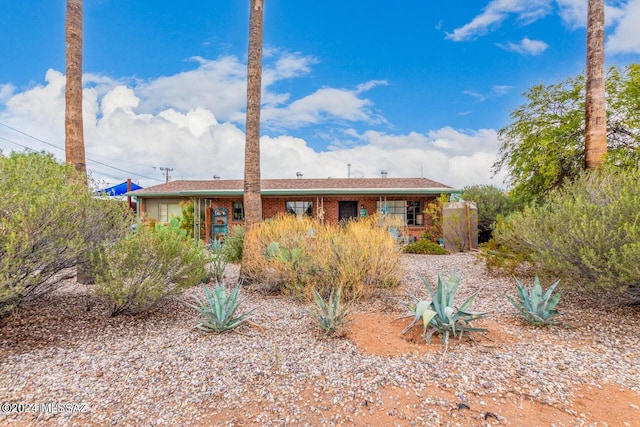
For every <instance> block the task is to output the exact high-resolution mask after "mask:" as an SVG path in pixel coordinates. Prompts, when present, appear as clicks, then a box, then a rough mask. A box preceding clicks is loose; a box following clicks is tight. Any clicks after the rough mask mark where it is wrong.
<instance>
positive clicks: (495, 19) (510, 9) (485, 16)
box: [446, 0, 551, 42]
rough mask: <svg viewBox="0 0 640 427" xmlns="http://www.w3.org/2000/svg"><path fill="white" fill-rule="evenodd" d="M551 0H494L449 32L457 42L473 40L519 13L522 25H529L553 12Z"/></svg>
mask: <svg viewBox="0 0 640 427" xmlns="http://www.w3.org/2000/svg"><path fill="white" fill-rule="evenodd" d="M550 3H551V0H493V1H491V2H489V4H488V5H487V6H486V7H485V8H484V9H483V11H482V13H480V14H479V15H477V16H476V17H475V18H473V19H472V20H471V22H469V23H467V24H465V25H463V26H462V27H459V28H456V29H455V30H453V32H452V33H447V35H446V38H447V39H449V40H453V41H456V42H459V41H466V40H473V39H475V38H477V37H480V36H483V35H485V34H486V33H487V32H489V30H491V29H493V28H496V27H499V26H500V24H502V21H504V20H505V19H507V18H508V17H509V16H510V15H512V14H515V15H517V19H518V21H519V22H520V24H521V25H528V24H530V23H532V22H535V21H537V20H538V19H540V18H542V17H544V16H546V15H548V14H549V13H550V12H551V4H550Z"/></svg>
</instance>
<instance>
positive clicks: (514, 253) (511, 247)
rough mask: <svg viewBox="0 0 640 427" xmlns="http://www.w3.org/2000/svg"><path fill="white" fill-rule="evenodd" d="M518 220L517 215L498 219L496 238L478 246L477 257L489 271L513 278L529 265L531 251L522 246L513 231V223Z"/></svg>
mask: <svg viewBox="0 0 640 427" xmlns="http://www.w3.org/2000/svg"><path fill="white" fill-rule="evenodd" d="M518 218H519V215H518V214H512V215H509V216H507V217H504V218H503V217H498V220H497V222H496V227H495V229H496V230H497V231H496V233H497V235H498V236H497V237H495V238H491V239H489V241H488V242H485V243H482V244H480V245H479V246H480V251H479V252H478V256H479V258H480V259H482V260H484V263H485V266H486V267H487V269H488V270H489V271H492V272H493V271H500V272H502V273H505V274H508V275H511V276H513V275H515V274H516V272H518V271H521V270H522V269H525V268H526V266H528V265H529V264H531V250H530V249H528V248H527V247H525V246H524V245H523V243H522V241H521V240H520V239H519V238H518V237H517V235H516V233H515V232H514V230H513V227H514V226H515V223H514V222H513V221H518Z"/></svg>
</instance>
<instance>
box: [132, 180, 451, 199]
mask: <svg viewBox="0 0 640 427" xmlns="http://www.w3.org/2000/svg"><path fill="white" fill-rule="evenodd" d="M243 188H244V181H243V180H241V179H235V180H222V179H215V180H210V181H171V182H167V183H165V184H160V185H156V186H153V187H147V188H144V189H142V190H137V191H132V192H131V193H128V195H132V196H139V197H150V196H156V197H170V196H196V195H201V196H205V195H241V194H242V193H243ZM456 191H459V190H456V189H454V188H452V187H449V186H447V185H444V184H441V183H439V182H436V181H432V180H430V179H427V178H295V179H263V180H261V192H262V194H263V195H284V194H291V195H293V194H299V195H300V194H319V195H320V194H363V193H364V194H393V193H396V194H408V193H412V194H418V193H423V194H440V193H452V192H456Z"/></svg>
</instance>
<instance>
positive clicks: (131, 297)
mask: <svg viewBox="0 0 640 427" xmlns="http://www.w3.org/2000/svg"><path fill="white" fill-rule="evenodd" d="M207 261H208V258H207V255H206V253H205V249H204V247H203V246H202V243H200V242H196V241H194V240H193V239H192V238H189V237H187V236H184V235H183V234H182V233H179V232H177V231H176V230H175V229H172V228H170V227H159V228H158V229H156V230H154V231H151V230H149V229H147V228H144V227H143V228H141V229H140V230H138V232H137V233H135V234H131V235H129V236H127V237H125V238H124V239H121V240H119V241H118V242H116V243H115V244H113V245H110V246H106V247H105V248H104V249H103V250H102V251H101V252H100V253H98V254H97V255H96V256H95V257H94V258H93V260H92V267H93V272H94V275H95V278H96V279H95V283H96V287H95V293H96V294H97V295H102V296H106V297H107V298H108V299H109V300H110V301H111V303H112V304H113V308H112V312H111V315H112V316H115V315H117V314H120V313H126V314H137V313H140V312H142V311H145V310H148V309H149V308H151V307H152V306H153V305H154V304H156V303H157V302H158V301H159V300H160V299H161V298H163V297H165V296H168V295H174V294H179V293H181V292H182V291H183V290H184V289H185V288H188V287H191V286H194V285H197V284H198V283H200V282H201V281H202V280H203V278H204V277H205V275H206V273H205V266H206V264H207Z"/></svg>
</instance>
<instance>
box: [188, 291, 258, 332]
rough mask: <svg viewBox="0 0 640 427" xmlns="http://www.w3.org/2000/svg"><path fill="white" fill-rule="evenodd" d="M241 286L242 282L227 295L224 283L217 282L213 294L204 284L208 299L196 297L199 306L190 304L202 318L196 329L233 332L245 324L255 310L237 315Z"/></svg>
mask: <svg viewBox="0 0 640 427" xmlns="http://www.w3.org/2000/svg"><path fill="white" fill-rule="evenodd" d="M241 284H242V282H238V284H237V285H236V287H235V288H233V289H232V290H231V292H229V295H227V290H226V288H225V286H224V283H223V284H219V283H218V282H216V285H215V287H214V288H213V292H211V290H210V289H209V288H208V287H207V285H205V284H203V285H202V287H203V288H204V294H205V296H206V299H200V298H198V297H197V296H194V299H195V300H196V301H197V305H195V304H189V305H190V306H191V307H193V308H195V309H196V310H197V311H198V312H199V313H200V314H201V316H202V320H201V322H200V323H199V324H198V325H196V326H195V328H197V329H200V330H202V331H205V332H216V333H221V332H225V331H229V330H232V329H234V328H236V327H238V326H239V325H240V324H242V323H243V322H245V321H246V320H247V317H249V314H251V312H252V311H253V310H251V311H248V312H246V313H243V314H241V315H236V311H237V310H238V307H239V306H240V299H239V298H238V294H239V292H240V285H241Z"/></svg>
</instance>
